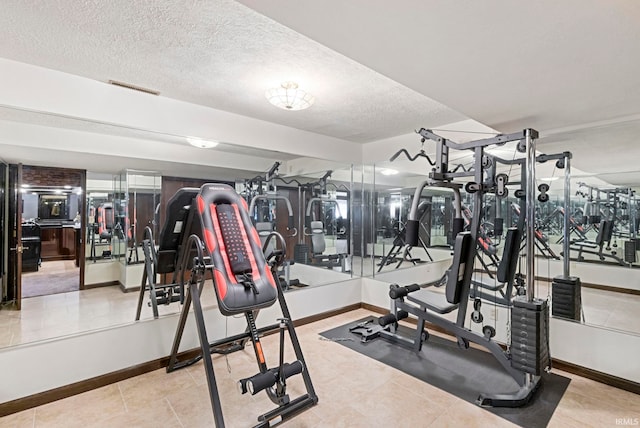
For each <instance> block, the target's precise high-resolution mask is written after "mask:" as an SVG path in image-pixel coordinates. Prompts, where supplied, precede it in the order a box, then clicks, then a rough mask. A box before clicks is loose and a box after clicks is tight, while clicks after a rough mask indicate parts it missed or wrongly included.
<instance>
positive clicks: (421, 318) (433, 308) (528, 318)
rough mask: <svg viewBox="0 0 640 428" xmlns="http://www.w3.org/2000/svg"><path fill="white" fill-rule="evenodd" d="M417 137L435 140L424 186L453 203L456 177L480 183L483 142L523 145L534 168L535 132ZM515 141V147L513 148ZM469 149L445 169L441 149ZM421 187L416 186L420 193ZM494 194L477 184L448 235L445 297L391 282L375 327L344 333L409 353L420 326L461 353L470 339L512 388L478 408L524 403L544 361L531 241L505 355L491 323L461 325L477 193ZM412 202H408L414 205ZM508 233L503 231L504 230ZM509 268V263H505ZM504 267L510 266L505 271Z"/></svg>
mask: <svg viewBox="0 0 640 428" xmlns="http://www.w3.org/2000/svg"><path fill="white" fill-rule="evenodd" d="M419 133H420V135H422V137H423V138H425V139H430V140H434V141H436V142H437V143H438V146H437V159H436V162H435V164H436V168H434V170H433V172H431V173H430V174H429V177H430V179H431V180H432V185H435V186H440V187H448V188H453V189H454V195H455V196H456V197H457V199H458V201H459V188H460V185H457V184H455V183H453V182H452V180H453V179H454V178H456V177H461V176H470V177H472V178H473V179H475V183H484V177H483V168H484V165H483V159H484V158H485V157H484V156H483V151H484V150H483V148H484V147H485V146H488V145H490V144H503V143H505V142H508V141H515V140H524V142H525V145H524V147H523V151H526V152H527V162H528V163H529V162H530V163H531V164H533V163H535V144H534V143H533V138H536V137H537V132H535V131H533V130H529V129H527V130H525V131H524V132H521V133H516V134H511V135H499V136H497V137H494V138H489V139H486V140H479V141H473V142H468V143H462V144H456V143H452V142H451V141H449V140H447V139H445V138H442V137H439V136H437V135H435V134H433V133H432V132H431V131H428V130H425V129H421V130H420V131H419ZM521 144H522V143H521ZM450 148H454V149H460V150H472V151H473V152H474V155H475V156H474V167H473V169H472V170H471V171H469V172H465V173H455V172H450V171H449V167H448V157H449V149H450ZM533 180H534V178H533V177H531V176H527V181H528V182H529V183H528V185H527V189H526V197H527V226H528V228H529V229H533V228H534V226H533V223H534V212H533V210H532V209H530V208H535V205H534V199H535V194H534V192H535V190H534V189H531V188H532V187H535V182H534V181H533ZM420 190H421V189H420ZM491 191H494V189H492V188H491V187H489V186H486V187H485V186H484V185H478V187H477V189H475V191H474V195H473V200H474V206H473V214H474V215H473V216H472V218H471V225H470V227H469V230H468V231H466V232H460V233H456V232H459V231H460V230H461V229H462V224H458V226H457V227H456V229H457V230H456V232H454V236H455V241H454V247H453V260H452V264H451V267H450V274H449V275H448V277H447V283H446V290H445V293H444V294H442V293H438V292H433V291H430V290H426V289H422V288H421V287H420V286H419V285H417V284H413V285H409V286H405V287H400V286H398V285H396V284H392V285H391V286H390V290H389V297H390V298H391V300H392V306H393V310H392V312H391V313H390V314H388V315H385V316H383V317H381V318H380V319H379V320H378V322H379V326H370V327H369V326H362V325H357V326H355V327H354V328H352V331H353V332H354V333H357V334H359V335H361V337H362V340H363V341H367V340H370V339H373V338H376V337H380V338H385V339H388V340H390V341H393V342H395V343H398V344H400V345H404V346H407V347H409V348H411V349H413V350H414V351H416V352H419V351H420V350H421V349H422V344H423V342H424V341H425V340H427V339H428V333H427V332H426V331H425V330H424V328H425V324H426V322H430V323H432V324H435V325H437V326H439V327H440V328H442V329H444V330H446V331H448V332H450V333H452V334H453V335H455V336H456V338H457V342H458V345H459V346H460V347H461V348H463V349H467V348H468V347H469V343H470V342H474V343H476V344H478V345H480V346H482V347H484V348H486V349H487V350H488V351H489V352H490V353H491V354H492V355H493V356H494V357H495V358H496V360H497V361H498V363H500V365H501V366H502V367H503V369H504V370H505V371H506V372H507V373H508V374H509V375H510V376H511V377H512V378H513V380H514V381H515V382H516V384H517V387H518V389H517V390H516V391H514V392H509V393H505V394H496V395H488V394H481V395H480V396H479V398H478V400H477V403H478V404H480V405H484V406H502V407H518V406H522V405H525V404H526V403H527V402H529V400H530V399H531V398H532V396H533V393H534V392H535V390H536V389H537V387H538V386H539V383H540V379H541V378H540V375H541V374H542V372H543V370H545V369H546V368H548V367H549V363H550V357H549V350H548V307H547V302H546V301H545V300H540V299H535V298H534V295H533V292H534V276H535V263H534V259H533V241H530V242H528V243H527V251H526V253H527V275H526V280H527V281H526V282H527V284H526V290H525V291H526V293H525V296H522V297H517V298H515V299H513V304H512V306H511V308H510V310H511V338H510V339H511V346H510V347H509V348H508V350H507V351H505V350H503V349H502V347H501V346H500V345H499V344H498V343H496V342H494V341H493V340H492V337H493V336H494V335H495V329H494V328H493V327H492V326H488V325H483V328H482V334H480V333H476V332H474V331H472V330H471V329H468V328H466V327H465V322H466V320H467V305H468V302H469V294H470V285H471V279H472V275H473V270H474V260H475V258H476V254H477V252H478V251H480V250H479V247H478V245H477V236H478V233H479V229H480V223H481V211H482V198H483V194H484V193H487V192H491ZM414 202H415V201H414ZM456 205H457V207H456V210H457V213H456V214H457V216H456V220H459V222H462V217H461V213H460V208H459V207H460V204H459V202H458V204H456ZM416 208H417V204H416V203H414V205H413V206H412V209H411V213H410V214H409V222H408V227H407V237H408V242H409V243H412V242H416V241H417V231H418V227H417V222H418V219H417V218H416ZM507 234H508V235H509V233H507ZM509 241H510V246H511V248H517V247H518V246H519V245H518V244H519V239H518V236H517V235H514V234H511V236H510V237H509ZM512 265H513V262H512ZM510 269H515V268H514V267H510ZM476 302H479V300H476V301H475V302H474V313H473V314H472V315H473V317H472V320H473V321H474V322H482V319H481V318H480V317H478V316H477V314H478V313H479V311H478V308H476V307H475V306H476ZM454 310H457V314H456V320H455V321H449V320H448V319H446V318H444V317H443V316H442V315H444V314H448V313H450V312H453V311H454ZM409 314H411V315H413V316H415V317H417V318H418V321H417V327H416V329H415V332H414V334H413V337H405V336H403V335H400V334H399V333H398V332H397V327H398V321H399V320H401V319H404V318H407V317H408V316H409Z"/></svg>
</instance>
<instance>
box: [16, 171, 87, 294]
mask: <svg viewBox="0 0 640 428" xmlns="http://www.w3.org/2000/svg"><path fill="white" fill-rule="evenodd" d="M85 181H86V173H85V171H83V170H76V169H66V168H52V167H41V166H26V165H25V166H22V180H21V182H20V183H19V185H18V186H17V188H16V191H15V193H16V195H17V198H18V199H19V202H20V205H21V208H20V211H19V212H20V215H18V216H17V217H18V218H17V219H16V224H17V223H18V222H19V223H20V229H21V237H20V242H21V246H20V249H21V258H22V263H21V268H20V269H18V273H19V274H20V276H21V281H19V284H20V292H19V293H18V295H19V296H20V297H19V298H20V299H28V298H31V297H37V296H46V295H51V294H58V293H67V292H72V291H79V290H81V289H83V288H84V252H83V251H82V250H83V245H82V243H83V242H84V237H83V218H84V214H85V213H84V205H85V202H84V198H85V196H84V188H85Z"/></svg>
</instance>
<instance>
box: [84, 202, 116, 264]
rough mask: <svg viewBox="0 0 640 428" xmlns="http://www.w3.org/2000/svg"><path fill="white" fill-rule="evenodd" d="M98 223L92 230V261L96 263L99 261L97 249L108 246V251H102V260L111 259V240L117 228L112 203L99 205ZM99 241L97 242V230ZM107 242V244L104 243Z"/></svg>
mask: <svg viewBox="0 0 640 428" xmlns="http://www.w3.org/2000/svg"><path fill="white" fill-rule="evenodd" d="M97 211H98V219H97V220H98V221H97V222H96V223H95V226H94V228H92V229H91V256H90V258H91V260H93V262H94V263H95V261H96V260H97V259H98V256H97V255H96V247H102V246H106V247H108V248H109V249H108V250H102V255H101V257H102V258H111V238H112V237H113V230H114V226H115V217H114V211H113V204H112V203H111V202H103V203H101V204H100V205H98V209H97ZM96 228H97V233H98V239H99V241H98V242H96V230H95V229H96ZM103 241H105V242H103Z"/></svg>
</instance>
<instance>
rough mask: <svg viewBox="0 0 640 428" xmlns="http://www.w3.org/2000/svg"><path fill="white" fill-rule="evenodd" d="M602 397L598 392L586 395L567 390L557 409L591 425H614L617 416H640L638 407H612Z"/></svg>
mask: <svg viewBox="0 0 640 428" xmlns="http://www.w3.org/2000/svg"><path fill="white" fill-rule="evenodd" d="M603 398H604V396H602V395H599V394H598V395H596V394H592V395H587V394H578V393H576V392H573V391H567V392H565V394H564V396H563V397H562V400H561V401H560V404H559V406H558V410H557V411H559V412H560V414H564V415H565V416H569V417H571V418H572V419H575V420H577V421H579V422H580V423H583V424H586V425H593V426H607V425H615V423H616V419H617V418H624V417H632V418H635V417H640V416H638V415H639V414H640V412H639V410H640V409H638V408H635V409H633V410H632V409H631V408H623V407H622V406H621V407H617V406H615V407H612V406H611V405H610V404H609V403H607V402H605V401H604V400H603Z"/></svg>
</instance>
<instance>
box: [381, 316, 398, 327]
mask: <svg viewBox="0 0 640 428" xmlns="http://www.w3.org/2000/svg"><path fill="white" fill-rule="evenodd" d="M396 321H397V320H396V316H395V315H394V314H387V315H383V316H381V317H380V318H378V324H380V325H381V326H382V327H384V326H386V325H389V324H393V323H395V322H396Z"/></svg>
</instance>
